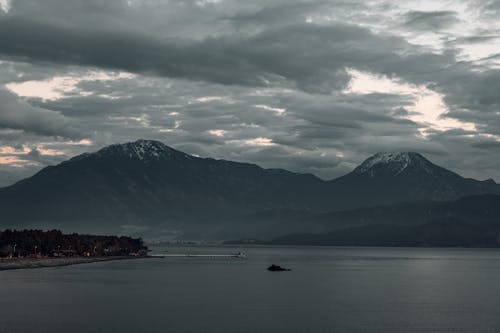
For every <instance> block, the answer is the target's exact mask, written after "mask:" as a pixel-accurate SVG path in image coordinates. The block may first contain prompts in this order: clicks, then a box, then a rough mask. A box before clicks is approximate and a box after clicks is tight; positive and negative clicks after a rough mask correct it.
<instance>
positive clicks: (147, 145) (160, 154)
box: [95, 140, 192, 160]
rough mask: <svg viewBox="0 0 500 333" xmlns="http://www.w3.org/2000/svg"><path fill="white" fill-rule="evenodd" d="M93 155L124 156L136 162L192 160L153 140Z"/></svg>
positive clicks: (127, 144)
mask: <svg viewBox="0 0 500 333" xmlns="http://www.w3.org/2000/svg"><path fill="white" fill-rule="evenodd" d="M95 154H96V155H98V156H122V157H123V156H126V157H128V158H130V159H138V160H162V159H169V158H173V157H176V158H185V159H191V158H192V156H191V155H188V154H185V153H183V152H180V151H177V150H175V149H172V148H170V147H168V146H166V145H164V144H163V143H161V142H160V141H155V140H137V141H134V142H129V143H124V144H115V145H111V146H108V147H105V148H103V149H101V150H99V151H98V152H97V153H95Z"/></svg>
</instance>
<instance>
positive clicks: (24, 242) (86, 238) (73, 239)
mask: <svg viewBox="0 0 500 333" xmlns="http://www.w3.org/2000/svg"><path fill="white" fill-rule="evenodd" d="M147 250H148V248H147V246H146V245H145V244H144V242H143V240H142V239H141V238H132V237H127V236H100V235H99V236H98V235H81V234H76V233H72V234H64V233H63V232H62V231H60V230H50V231H43V230H4V231H0V260H1V262H5V261H7V260H9V259H11V260H13V259H49V258H53V259H56V258H61V259H62V258H75V259H76V258H91V257H93V258H110V257H143V256H146V255H147ZM67 261H68V260H67Z"/></svg>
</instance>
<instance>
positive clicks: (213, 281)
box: [0, 247, 500, 333]
mask: <svg viewBox="0 0 500 333" xmlns="http://www.w3.org/2000/svg"><path fill="white" fill-rule="evenodd" d="M168 250H169V252H171V253H172V252H175V253H181V252H183V253H186V252H191V253H234V252H237V251H240V250H241V251H245V253H246V254H247V256H248V257H247V258H246V259H235V258H217V259H214V258H166V259H140V260H131V261H116V262H107V263H94V264H88V265H78V266H70V267H61V268H44V269H37V270H19V271H4V272H0V332H51V333H58V332H65V333H66V332H86V333H89V332H134V333H136V332H398V333H399V332H500V251H499V250H480V249H476V250H464V249H393V248H314V247H268V248H266V247H255V248H213V247H212V248H180V249H174V248H169V249H168ZM272 263H274V264H279V265H282V266H285V267H289V268H291V269H292V271H291V272H275V273H272V272H268V271H266V267H267V266H268V265H270V264H272Z"/></svg>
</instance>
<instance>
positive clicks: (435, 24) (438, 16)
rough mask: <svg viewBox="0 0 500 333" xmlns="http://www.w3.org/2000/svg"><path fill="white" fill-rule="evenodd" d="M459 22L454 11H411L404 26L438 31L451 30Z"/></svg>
mask: <svg viewBox="0 0 500 333" xmlns="http://www.w3.org/2000/svg"><path fill="white" fill-rule="evenodd" d="M459 22H460V20H459V19H458V18H457V13H456V12H454V11H435V12H423V11H409V12H408V13H406V14H405V22H404V25H405V26H406V27H408V28H412V29H419V30H436V29H443V28H449V27H451V26H453V25H455V24H457V23H459Z"/></svg>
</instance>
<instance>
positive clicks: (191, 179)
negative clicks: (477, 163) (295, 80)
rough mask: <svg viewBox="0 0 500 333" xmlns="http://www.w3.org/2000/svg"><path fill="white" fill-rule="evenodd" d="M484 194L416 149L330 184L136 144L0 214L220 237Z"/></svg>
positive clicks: (26, 183) (47, 184)
mask: <svg viewBox="0 0 500 333" xmlns="http://www.w3.org/2000/svg"><path fill="white" fill-rule="evenodd" d="M481 193H500V186H499V185H497V184H495V183H494V182H493V181H485V182H480V181H476V180H472V179H465V178H462V177H460V176H459V175H457V174H455V173H453V172H451V171H448V170H446V169H443V168H441V167H438V166H436V165H434V164H432V163H431V162H429V161H428V160H426V159H425V158H424V157H422V156H421V155H419V154H416V153H398V154H377V155H375V156H373V157H371V158H369V159H368V160H366V161H365V162H363V163H362V164H361V165H360V166H359V167H358V168H356V169H355V170H354V171H353V172H351V173H349V174H348V175H346V176H343V177H341V178H338V179H335V180H332V181H323V180H321V179H319V178H317V177H315V176H313V175H308V174H298V173H293V172H289V171H286V170H280V169H263V168H261V167H259V166H257V165H254V164H248V163H237V162H231V161H225V160H215V159H211V158H198V157H195V156H192V155H189V154H186V153H183V152H180V151H177V150H175V149H172V148H170V147H168V146H166V145H164V144H162V143H161V142H158V141H147V140H139V141H136V142H131V143H126V144H117V145H112V146H108V147H106V148H103V149H101V150H99V151H97V152H95V153H85V154H82V155H79V156H76V157H74V158H72V159H70V160H68V161H66V162H63V163H61V164H59V165H57V166H51V167H47V168H45V169H43V170H41V171H40V172H39V173H37V174H36V175H34V176H32V177H30V178H27V179H25V180H22V181H20V182H18V183H16V184H14V185H12V186H9V187H6V188H2V189H0V210H1V211H2V222H1V223H2V226H16V227H20V226H54V227H60V228H63V229H64V230H68V229H69V230H76V231H88V232H91V231H92V232H116V231H123V232H134V231H136V232H140V233H149V234H153V235H158V236H161V235H163V234H165V235H178V234H184V235H189V237H192V238H218V239H221V238H227V237H235V236H238V235H277V234H285V233H287V232H293V231H307V230H315V229H314V228H315V226H313V225H312V224H310V223H308V221H307V220H304V219H306V218H307V217H309V216H311V215H316V214H326V213H327V212H329V211H339V210H343V209H348V208H349V209H355V208H361V207H370V206H376V205H381V204H392V203H398V202H410V201H416V200H440V201H445V200H454V199H457V198H460V197H463V196H467V195H473V194H481ZM277 212H278V213H277ZM279 212H282V213H279Z"/></svg>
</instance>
